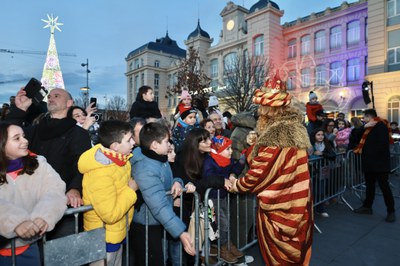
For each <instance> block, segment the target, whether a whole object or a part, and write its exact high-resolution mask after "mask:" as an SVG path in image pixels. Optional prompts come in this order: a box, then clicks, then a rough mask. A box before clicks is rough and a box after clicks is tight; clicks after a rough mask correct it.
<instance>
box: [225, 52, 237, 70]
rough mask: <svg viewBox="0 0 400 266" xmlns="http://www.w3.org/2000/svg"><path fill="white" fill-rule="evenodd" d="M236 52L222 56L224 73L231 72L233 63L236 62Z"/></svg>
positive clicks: (233, 66)
mask: <svg viewBox="0 0 400 266" xmlns="http://www.w3.org/2000/svg"><path fill="white" fill-rule="evenodd" d="M236 59H237V58H236V53H235V52H232V53H229V54H227V55H225V57H224V71H225V74H229V73H231V72H232V71H233V70H234V68H235V64H236Z"/></svg>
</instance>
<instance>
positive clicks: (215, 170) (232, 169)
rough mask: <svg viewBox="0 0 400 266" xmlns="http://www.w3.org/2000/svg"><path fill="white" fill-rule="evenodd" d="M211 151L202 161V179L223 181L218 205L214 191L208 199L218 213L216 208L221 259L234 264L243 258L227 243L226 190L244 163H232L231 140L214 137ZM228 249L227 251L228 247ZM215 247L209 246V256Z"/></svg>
mask: <svg viewBox="0 0 400 266" xmlns="http://www.w3.org/2000/svg"><path fill="white" fill-rule="evenodd" d="M211 147H212V149H211V153H210V155H211V156H208V157H207V158H206V159H205V161H204V168H203V178H205V179H212V178H214V179H215V178H224V179H225V189H226V190H222V189H221V190H220V193H219V196H220V198H219V203H218V194H217V191H216V190H213V191H211V192H210V194H209V198H210V199H212V201H213V203H214V206H218V204H219V211H218V210H217V207H216V211H215V212H216V215H217V217H218V215H219V220H218V218H217V222H219V223H220V224H219V231H220V243H221V249H220V255H221V259H223V260H224V261H225V262H226V263H235V262H237V260H238V258H241V257H243V256H244V254H243V253H242V252H241V251H239V250H238V249H237V248H236V247H235V245H233V243H231V242H230V243H228V228H229V217H228V199H227V195H228V192H227V190H229V189H230V187H231V182H230V181H229V179H230V178H232V177H231V176H233V177H234V178H236V176H238V175H239V174H240V173H241V172H242V170H243V168H244V162H243V163H241V162H236V163H235V162H234V161H233V159H232V158H231V157H232V140H230V139H229V138H227V137H223V136H216V137H214V138H213V139H212V146H211ZM228 246H229V247H230V249H229V247H228ZM215 253H216V250H215V246H214V248H213V245H212V246H211V251H210V254H215Z"/></svg>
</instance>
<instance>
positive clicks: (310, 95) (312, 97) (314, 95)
mask: <svg viewBox="0 0 400 266" xmlns="http://www.w3.org/2000/svg"><path fill="white" fill-rule="evenodd" d="M308 98H310V101H311V99H314V98H317V99H318V96H317V94H316V93H315V92H313V91H310V94H309V95H308Z"/></svg>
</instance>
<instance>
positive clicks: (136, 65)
mask: <svg viewBox="0 0 400 266" xmlns="http://www.w3.org/2000/svg"><path fill="white" fill-rule="evenodd" d="M139 67H140V65H139V59H135V69H138V68H139Z"/></svg>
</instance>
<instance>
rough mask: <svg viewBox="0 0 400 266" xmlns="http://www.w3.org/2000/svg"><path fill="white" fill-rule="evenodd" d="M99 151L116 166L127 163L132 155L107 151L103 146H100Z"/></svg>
mask: <svg viewBox="0 0 400 266" xmlns="http://www.w3.org/2000/svg"><path fill="white" fill-rule="evenodd" d="M100 150H101V152H102V153H103V154H104V155H105V156H106V157H107V158H108V159H110V160H111V161H112V162H113V163H115V164H116V165H118V166H124V165H125V164H126V162H127V161H129V158H131V157H132V154H129V155H123V154H122V153H119V152H116V151H113V150H110V149H107V148H105V147H103V146H100Z"/></svg>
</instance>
